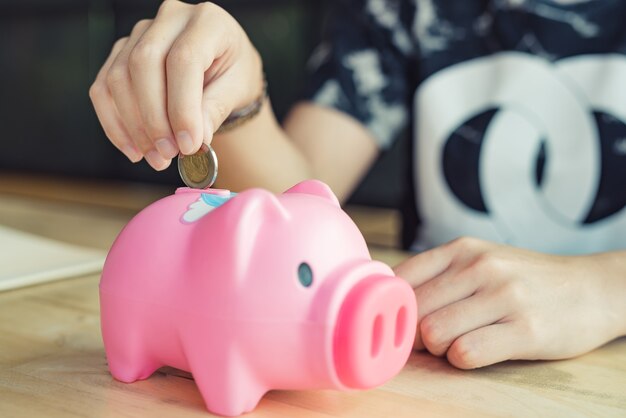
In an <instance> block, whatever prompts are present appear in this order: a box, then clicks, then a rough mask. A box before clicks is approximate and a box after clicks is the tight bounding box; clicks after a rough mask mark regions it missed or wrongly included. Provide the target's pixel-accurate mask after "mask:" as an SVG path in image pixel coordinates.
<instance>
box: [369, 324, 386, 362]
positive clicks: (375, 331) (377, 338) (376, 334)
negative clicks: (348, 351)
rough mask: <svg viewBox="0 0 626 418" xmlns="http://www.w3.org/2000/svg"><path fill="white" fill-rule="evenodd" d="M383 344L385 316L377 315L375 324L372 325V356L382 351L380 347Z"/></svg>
mask: <svg viewBox="0 0 626 418" xmlns="http://www.w3.org/2000/svg"><path fill="white" fill-rule="evenodd" d="M382 345H383V317H382V316H381V315H376V318H375V319H374V326H373V327H372V352H371V354H372V357H376V356H377V355H378V353H380V347H381V346H382Z"/></svg>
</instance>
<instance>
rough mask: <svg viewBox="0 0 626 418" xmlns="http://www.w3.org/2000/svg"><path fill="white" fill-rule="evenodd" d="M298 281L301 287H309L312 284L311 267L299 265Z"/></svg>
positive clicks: (303, 264)
mask: <svg viewBox="0 0 626 418" xmlns="http://www.w3.org/2000/svg"><path fill="white" fill-rule="evenodd" d="M298 279H299V280H300V284H301V285H302V286H304V287H309V286H311V284H313V271H312V270H311V266H309V265H308V264H307V263H302V264H300V265H299V266H298Z"/></svg>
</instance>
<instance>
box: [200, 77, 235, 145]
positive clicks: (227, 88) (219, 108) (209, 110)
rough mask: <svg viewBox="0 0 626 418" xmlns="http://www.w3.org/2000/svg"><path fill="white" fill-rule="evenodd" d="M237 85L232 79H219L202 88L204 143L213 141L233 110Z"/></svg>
mask: <svg viewBox="0 0 626 418" xmlns="http://www.w3.org/2000/svg"><path fill="white" fill-rule="evenodd" d="M236 90H238V88H237V84H236V81H235V82H234V81H233V80H232V79H230V78H227V77H220V78H218V79H216V80H215V81H213V82H211V83H210V84H209V85H207V86H206V87H205V88H204V93H203V95H202V114H203V115H204V121H203V122H204V137H203V138H204V143H206V144H207V145H208V144H210V143H211V141H212V140H213V134H214V133H215V132H216V131H217V130H218V129H219V127H220V126H221V125H222V123H224V121H225V120H226V118H228V116H229V115H230V114H231V113H232V111H233V110H234V108H235V103H236V99H235V98H236V96H237V94H236V93H237V92H236Z"/></svg>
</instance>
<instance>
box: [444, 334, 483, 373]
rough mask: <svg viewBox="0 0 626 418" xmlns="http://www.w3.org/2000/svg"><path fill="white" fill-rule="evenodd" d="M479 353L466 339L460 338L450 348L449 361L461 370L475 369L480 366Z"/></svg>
mask: <svg viewBox="0 0 626 418" xmlns="http://www.w3.org/2000/svg"><path fill="white" fill-rule="evenodd" d="M478 355H479V353H478V352H477V351H476V350H475V349H474V347H473V345H472V344H470V343H469V342H468V341H467V339H466V338H463V337H461V338H459V339H457V340H456V341H455V342H454V343H453V344H452V347H450V350H449V352H448V360H450V362H451V363H452V364H453V365H455V366H456V367H458V368H460V369H474V368H476V366H477V365H478Z"/></svg>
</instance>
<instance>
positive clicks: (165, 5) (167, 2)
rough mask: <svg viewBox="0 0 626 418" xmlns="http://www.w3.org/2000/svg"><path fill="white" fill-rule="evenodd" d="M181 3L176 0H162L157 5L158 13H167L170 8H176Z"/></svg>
mask: <svg viewBox="0 0 626 418" xmlns="http://www.w3.org/2000/svg"><path fill="white" fill-rule="evenodd" d="M181 5H182V3H181V2H180V1H178V0H163V2H162V3H161V5H160V6H159V13H169V12H171V11H172V10H175V9H177V8H178V7H179V6H181Z"/></svg>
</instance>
